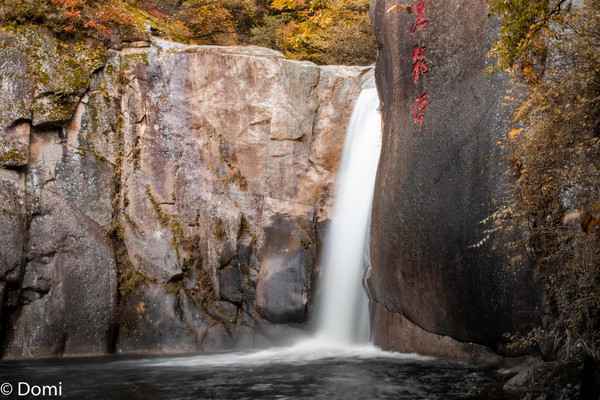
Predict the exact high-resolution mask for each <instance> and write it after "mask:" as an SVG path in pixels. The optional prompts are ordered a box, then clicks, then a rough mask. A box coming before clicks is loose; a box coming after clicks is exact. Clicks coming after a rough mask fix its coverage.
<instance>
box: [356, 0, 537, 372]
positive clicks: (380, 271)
mask: <svg viewBox="0 0 600 400" xmlns="http://www.w3.org/2000/svg"><path fill="white" fill-rule="evenodd" d="M372 14H373V15H372V17H373V21H374V25H375V31H376V35H377V40H378V44H379V57H378V63H377V68H376V80H377V86H378V89H379V93H380V97H381V100H382V112H383V123H384V138H383V153H382V156H381V162H380V166H379V172H378V179H377V184H376V190H375V199H374V215H373V220H372V236H371V257H372V267H371V270H370V272H369V278H368V286H369V291H370V297H371V300H372V321H373V335H374V341H375V343H376V344H378V345H380V346H382V347H383V348H386V349H394V350H399V351H406V352H419V353H422V354H430V355H435V356H442V357H450V358H458V359H470V360H477V361H482V360H484V359H486V360H493V355H491V354H489V352H488V351H487V350H486V348H492V349H494V350H496V351H502V350H503V349H502V342H503V335H504V334H513V333H517V332H525V331H526V330H527V329H528V328H529V327H531V326H532V325H534V324H535V322H536V321H537V320H538V319H539V315H540V310H539V308H540V290H539V286H538V284H537V283H536V281H535V277H534V276H533V273H532V268H531V267H530V264H529V260H528V257H527V254H525V253H524V252H515V253H512V252H510V251H507V250H506V248H505V247H503V244H505V243H503V241H504V240H506V238H502V237H501V236H500V235H498V234H497V232H495V230H494V226H493V222H492V219H491V218H490V216H491V215H492V214H493V213H494V212H495V211H496V210H498V209H499V208H500V207H501V206H502V204H503V199H504V196H505V195H506V194H507V188H508V187H509V184H510V182H511V179H512V177H511V176H509V174H508V166H507V160H506V157H505V155H504V153H503V151H502V148H501V146H499V143H500V142H501V141H502V139H503V138H504V137H505V135H506V133H507V132H508V131H509V130H510V127H511V114H512V109H511V108H510V107H508V106H506V105H505V101H504V100H505V99H506V98H510V97H515V96H519V92H520V90H521V89H520V88H518V87H517V86H516V85H515V84H514V83H513V82H511V81H510V79H509V78H508V77H507V76H505V75H503V74H498V73H492V72H490V70H491V69H493V68H492V67H493V63H494V61H493V59H491V58H489V57H488V51H489V49H490V48H491V45H492V43H493V41H494V40H495V38H496V35H497V32H498V27H497V25H498V24H497V21H496V20H494V19H493V18H491V17H489V15H488V9H487V4H486V1H485V0H469V1H458V0H446V1H432V0H416V1H413V2H407V1H398V0H377V1H375V2H374V4H373V10H372ZM484 346H485V347H484Z"/></svg>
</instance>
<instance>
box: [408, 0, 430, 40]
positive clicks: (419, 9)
mask: <svg viewBox="0 0 600 400" xmlns="http://www.w3.org/2000/svg"><path fill="white" fill-rule="evenodd" d="M414 10H415V15H416V16H417V20H416V21H415V24H414V25H413V26H412V29H411V32H413V33H414V32H417V31H422V30H423V29H425V28H427V26H428V25H429V20H428V19H427V16H426V15H425V0H419V1H417V4H416V5H415V7H414Z"/></svg>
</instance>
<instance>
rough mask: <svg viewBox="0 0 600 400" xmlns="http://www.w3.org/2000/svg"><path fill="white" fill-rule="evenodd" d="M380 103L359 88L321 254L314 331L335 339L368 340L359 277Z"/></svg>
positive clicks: (377, 151)
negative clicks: (359, 91)
mask: <svg viewBox="0 0 600 400" xmlns="http://www.w3.org/2000/svg"><path fill="white" fill-rule="evenodd" d="M378 108H379V97H378V95H377V90H376V89H374V88H373V89H363V91H362V92H361V94H360V96H359V98H358V100H357V102H356V105H355V108H354V111H353V113H352V118H351V120H350V125H349V127H348V132H347V134H346V142H345V144H344V151H343V154H342V162H341V165H340V168H339V172H338V177H337V185H336V192H335V206H334V210H333V217H332V221H331V225H330V227H329V231H328V233H327V235H326V238H325V247H324V250H323V254H322V260H323V262H322V264H321V281H320V296H319V300H318V304H317V312H318V315H317V317H318V320H317V336H318V338H319V339H322V340H326V341H330V342H336V343H338V344H353V343H365V342H367V341H368V335H369V313H368V299H367V295H366V292H365V290H364V288H363V285H362V281H363V276H364V273H365V266H366V261H367V258H368V256H367V255H368V234H369V224H370V217H371V208H372V202H373V191H374V187H375V176H376V174H377V165H378V163H379V155H380V152H381V116H380V113H379V110H378Z"/></svg>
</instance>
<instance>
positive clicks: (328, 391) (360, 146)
mask: <svg viewBox="0 0 600 400" xmlns="http://www.w3.org/2000/svg"><path fill="white" fill-rule="evenodd" d="M378 106H379V100H378V97H377V92H376V90H375V89H365V90H363V92H362V93H361V95H360V97H359V99H358V100H357V104H356V106H355V109H354V112H353V115H352V119H351V123H350V126H349V129H348V133H347V137H346V143H345V146H344V152H343V156H342V162H341V165H340V170H339V173H338V182H337V187H336V204H335V207H334V211H333V217H332V221H331V224H330V228H329V232H328V234H327V237H326V239H325V249H324V252H323V255H322V260H323V261H322V267H321V282H320V290H319V293H320V295H319V298H318V301H317V307H316V310H317V312H316V314H317V315H316V324H315V325H316V333H315V335H314V336H313V337H310V338H305V339H302V340H299V341H298V343H296V344H295V345H292V346H289V347H284V348H272V349H267V350H262V351H254V352H235V353H220V354H203V355H197V356H181V357H150V358H149V357H146V358H140V357H121V356H115V357H107V358H94V359H70V360H55V361H27V362H3V363H0V384H1V383H4V382H8V383H11V384H12V385H13V387H17V386H16V385H17V383H18V382H27V383H28V384H29V385H57V384H58V383H59V382H61V386H62V393H63V395H62V398H66V399H90V400H94V399H98V400H100V399H102V400H105V399H129V400H131V399H133V400H135V399H144V400H153V399H174V400H184V399H190V400H191V399H219V400H229V399H232V400H233V399H235V400H245V399H328V400H332V399H340V400H341V399H344V400H352V399H365V400H366V399H368V400H375V399H440V400H441V399H443V400H452V399H467V398H468V399H487V398H495V395H494V394H493V393H495V391H496V388H497V386H498V385H497V382H496V381H495V379H494V377H493V376H492V375H490V374H488V372H486V371H481V370H478V369H475V368H471V367H468V366H465V365H460V364H455V363H449V362H441V361H437V360H432V359H428V358H424V357H418V356H416V355H404V354H398V353H390V352H384V351H381V350H379V349H377V348H376V347H374V346H372V345H370V344H369V343H368V331H369V325H368V308H367V306H368V304H367V297H366V292H365V290H364V289H363V287H362V280H363V275H364V273H365V267H366V265H367V262H368V255H367V250H368V247H367V241H368V227H369V223H370V221H369V218H370V214H371V202H372V198H373V187H374V182H375V175H376V169H377V163H378V159H379V153H380V150H381V119H380V115H379V112H378Z"/></svg>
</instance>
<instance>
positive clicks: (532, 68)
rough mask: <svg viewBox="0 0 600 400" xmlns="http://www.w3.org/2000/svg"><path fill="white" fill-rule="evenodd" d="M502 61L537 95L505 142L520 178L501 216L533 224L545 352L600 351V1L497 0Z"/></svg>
mask: <svg viewBox="0 0 600 400" xmlns="http://www.w3.org/2000/svg"><path fill="white" fill-rule="evenodd" d="M491 3H492V7H493V10H495V11H496V12H498V14H499V15H500V16H501V22H502V34H501V37H500V41H499V42H498V43H497V44H496V47H495V49H494V53H493V54H494V55H496V56H497V57H498V61H499V66H501V67H502V68H503V69H506V70H508V71H509V72H512V73H513V74H514V76H515V77H517V78H519V77H521V78H524V81H525V82H526V83H527V88H528V92H529V95H528V96H527V97H526V99H525V101H523V102H522V103H521V104H520V106H519V107H518V108H517V111H516V113H515V115H514V120H515V121H514V122H515V128H514V129H513V130H511V131H510V132H509V133H508V135H507V140H506V147H507V150H508V154H509V156H510V161H511V163H512V172H513V174H514V177H515V180H516V186H515V187H514V190H513V191H512V193H510V194H509V196H508V198H509V200H508V202H507V204H506V206H505V207H504V208H502V210H501V211H500V212H499V213H498V215H497V217H499V218H498V220H497V221H496V222H497V224H498V225H500V226H504V227H505V228H514V227H516V228H517V230H519V231H524V232H525V237H523V238H521V239H522V240H521V243H519V244H520V245H522V246H524V248H526V249H527V251H528V253H529V254H530V255H531V259H532V261H533V263H534V265H535V266H536V270H537V273H538V276H539V277H540V279H541V281H542V283H543V284H544V289H545V290H544V298H545V306H544V314H545V315H544V320H543V321H544V322H543V325H542V326H541V327H540V328H539V329H538V330H536V331H535V332H533V333H530V335H529V336H528V340H529V341H532V342H533V343H534V345H535V347H537V348H538V349H539V350H540V351H541V352H542V353H543V355H544V356H545V357H549V358H559V359H569V357H571V356H573V355H575V354H577V353H578V352H581V351H583V352H585V353H586V354H588V355H591V356H592V357H594V358H596V359H599V358H600V1H599V0H588V1H586V2H585V3H584V5H580V6H579V7H577V8H574V7H571V6H570V4H569V3H570V2H567V1H555V0H553V1H537V0H536V1H531V0H527V1H521V0H509V1H506V0H502V1H501V0H492V1H491Z"/></svg>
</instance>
